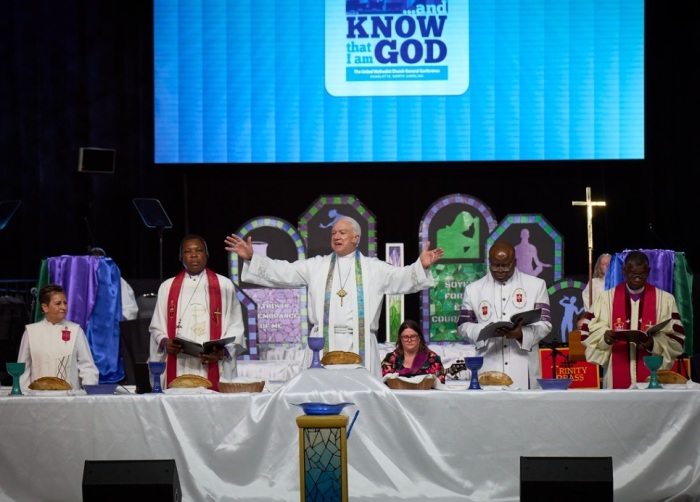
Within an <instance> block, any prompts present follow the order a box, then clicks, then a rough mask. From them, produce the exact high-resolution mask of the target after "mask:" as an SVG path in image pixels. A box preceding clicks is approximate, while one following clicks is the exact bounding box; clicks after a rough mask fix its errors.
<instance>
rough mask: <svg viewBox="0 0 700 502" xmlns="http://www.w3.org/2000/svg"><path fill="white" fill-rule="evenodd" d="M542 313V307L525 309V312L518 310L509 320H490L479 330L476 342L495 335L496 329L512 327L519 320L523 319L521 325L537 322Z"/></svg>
mask: <svg viewBox="0 0 700 502" xmlns="http://www.w3.org/2000/svg"><path fill="white" fill-rule="evenodd" d="M541 314H542V309H533V310H526V311H525V312H518V313H517V314H513V315H512V316H511V317H510V321H498V322H492V323H491V324H488V325H487V326H485V327H484V328H483V329H482V330H481V331H480V332H479V337H478V338H477V339H476V341H477V342H482V341H484V340H487V339H489V338H491V337H492V336H495V335H496V331H497V330H499V329H501V328H506V329H513V328H514V327H515V326H517V324H518V323H519V322H520V320H521V319H522V320H523V326H527V325H528V324H532V323H535V322H538V321H539V320H540V316H541Z"/></svg>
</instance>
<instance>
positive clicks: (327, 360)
mask: <svg viewBox="0 0 700 502" xmlns="http://www.w3.org/2000/svg"><path fill="white" fill-rule="evenodd" d="M321 364H323V365H333V364H362V357H360V354H356V353H354V352H345V351H342V350H332V351H330V352H328V353H326V354H324V355H323V357H322V358H321Z"/></svg>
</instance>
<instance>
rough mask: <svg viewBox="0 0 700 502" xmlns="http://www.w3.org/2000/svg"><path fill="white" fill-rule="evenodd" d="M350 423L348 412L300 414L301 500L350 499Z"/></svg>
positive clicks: (308, 501)
mask: <svg viewBox="0 0 700 502" xmlns="http://www.w3.org/2000/svg"><path fill="white" fill-rule="evenodd" d="M347 425H348V417H346V416H345V415H301V416H298V417H297V426H298V427H299V478H300V482H299V488H300V493H301V499H300V500H301V501H302V502H321V501H328V500H338V501H342V502H347V500H348V461H347V449H346V447H347V438H346V427H347Z"/></svg>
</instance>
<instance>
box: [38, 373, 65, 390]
mask: <svg viewBox="0 0 700 502" xmlns="http://www.w3.org/2000/svg"><path fill="white" fill-rule="evenodd" d="M29 388H30V389H32V390H71V389H72V388H73V387H71V384H69V383H68V382H66V381H65V380H64V379H63V378H58V377H50V376H47V377H41V378H37V379H36V380H34V381H33V382H32V383H30V384H29Z"/></svg>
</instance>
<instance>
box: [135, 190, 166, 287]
mask: <svg viewBox="0 0 700 502" xmlns="http://www.w3.org/2000/svg"><path fill="white" fill-rule="evenodd" d="M132 201H133V203H134V206H135V207H136V211H138V213H139V216H141V219H142V220H143V224H144V225H146V226H147V227H148V228H155V229H157V230H158V241H159V249H160V276H159V277H160V282H163V229H164V228H173V224H172V222H171V221H170V218H168V215H167V214H166V212H165V209H163V206H162V205H161V203H160V201H159V200H158V199H132Z"/></svg>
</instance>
